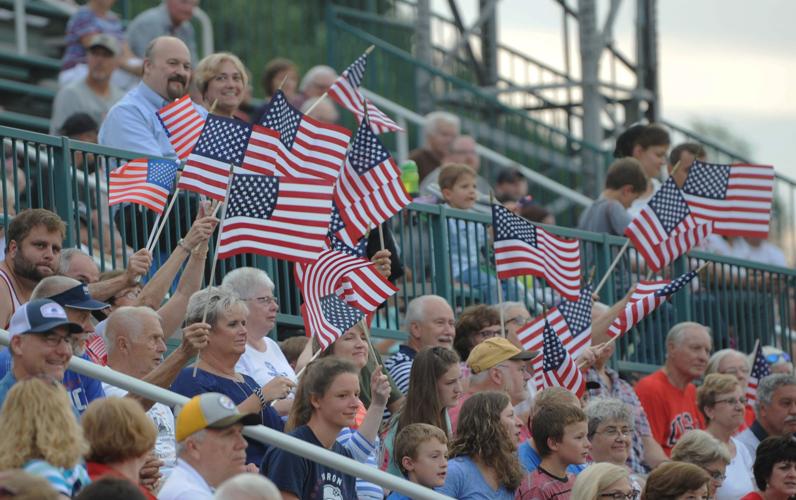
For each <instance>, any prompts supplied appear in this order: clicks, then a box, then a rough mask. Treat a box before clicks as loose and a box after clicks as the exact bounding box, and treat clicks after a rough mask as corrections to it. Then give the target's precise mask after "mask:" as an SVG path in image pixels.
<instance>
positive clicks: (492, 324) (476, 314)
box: [453, 304, 501, 376]
mask: <svg viewBox="0 0 796 500" xmlns="http://www.w3.org/2000/svg"><path fill="white" fill-rule="evenodd" d="M455 328H456V336H455V337H454V338H453V349H454V350H455V351H456V353H457V354H458V355H459V357H460V358H461V359H463V360H466V359H467V358H468V357H469V356H470V351H472V350H473V347H475V346H477V345H478V344H480V343H481V342H483V341H485V340H487V339H491V338H493V337H499V336H501V332H500V313H499V312H498V311H497V310H496V309H494V308H492V307H491V306H487V305H484V304H477V305H474V306H469V307H466V308H465V309H464V310H463V311H462V313H461V314H460V315H459V319H457V320H456V327H455ZM463 376H469V373H464V374H463Z"/></svg>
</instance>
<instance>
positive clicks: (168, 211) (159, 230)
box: [146, 188, 180, 252]
mask: <svg viewBox="0 0 796 500" xmlns="http://www.w3.org/2000/svg"><path fill="white" fill-rule="evenodd" d="M179 194H180V188H177V189H175V190H174V194H173V195H171V201H170V202H169V206H168V207H166V211H165V212H163V214H162V215H163V217H161V219H160V223H159V224H158V223H157V222H156V223H155V227H156V228H157V230H156V231H153V234H154V235H155V236H154V238H150V241H151V244H147V247H146V249H147V250H148V251H149V252H151V251H152V250H153V249H154V248H155V245H157V242H158V238H160V233H162V232H163V228H165V227H166V221H168V220H169V215H170V214H171V209H172V208H174V202H176V201H177V197H178V196H179ZM150 236H151V235H150Z"/></svg>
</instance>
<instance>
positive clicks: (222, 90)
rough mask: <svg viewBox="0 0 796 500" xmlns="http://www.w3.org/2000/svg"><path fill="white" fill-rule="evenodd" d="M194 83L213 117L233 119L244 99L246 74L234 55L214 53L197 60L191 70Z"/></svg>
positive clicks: (246, 84) (247, 80)
mask: <svg viewBox="0 0 796 500" xmlns="http://www.w3.org/2000/svg"><path fill="white" fill-rule="evenodd" d="M194 83H195V84H196V88H197V90H198V91H199V93H200V94H201V95H202V100H203V101H204V106H205V108H207V109H210V110H212V111H213V113H214V114H217V115H221V116H226V117H227V118H234V117H235V116H236V114H237V113H238V111H239V110H240V106H241V104H242V103H243V99H244V98H245V96H246V88H247V87H248V85H249V72H248V71H247V70H246V67H245V66H244V65H243V63H242V62H241V60H240V59H238V56H236V55H235V54H231V53H229V52H216V53H215V54H210V55H209V56H206V57H205V58H204V59H202V60H201V61H199V64H198V65H197V66H196V69H195V70H194Z"/></svg>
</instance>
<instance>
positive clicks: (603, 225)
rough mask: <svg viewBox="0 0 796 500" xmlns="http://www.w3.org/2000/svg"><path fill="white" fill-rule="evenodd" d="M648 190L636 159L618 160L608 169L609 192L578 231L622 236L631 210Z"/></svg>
mask: <svg viewBox="0 0 796 500" xmlns="http://www.w3.org/2000/svg"><path fill="white" fill-rule="evenodd" d="M646 188H647V178H646V177H645V175H644V172H643V170H642V169H641V165H640V164H639V162H638V161H637V160H635V159H633V158H622V159H620V160H616V161H615V162H614V163H613V164H611V166H610V167H609V168H608V173H607V174H606V177H605V189H604V190H603V192H602V193H601V194H600V197H599V198H598V199H597V200H596V201H595V202H594V203H592V204H591V206H589V208H587V209H586V210H585V211H584V212H583V213H582V214H581V216H580V219H579V220H578V229H583V230H584V231H592V232H595V233H606V234H613V235H616V236H622V235H623V234H624V232H625V228H626V227H627V226H628V225H629V224H630V221H631V217H630V215H628V212H627V210H628V208H629V207H630V205H631V204H632V203H633V201H634V200H635V199H637V198H638V197H639V196H641V194H642V193H644V190H645V189H646Z"/></svg>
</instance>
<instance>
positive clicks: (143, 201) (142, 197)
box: [108, 158, 180, 214]
mask: <svg viewBox="0 0 796 500" xmlns="http://www.w3.org/2000/svg"><path fill="white" fill-rule="evenodd" d="M179 166H180V165H179V163H177V162H176V161H171V160H155V159H146V158H138V159H135V160H130V161H128V162H127V163H125V164H124V165H122V166H121V167H119V168H117V169H116V170H114V171H113V172H111V173H110V174H109V180H108V205H116V204H117V203H124V202H129V203H136V204H138V205H143V206H145V207H147V208H149V209H150V210H153V211H155V212H157V213H159V214H161V213H163V209H164V207H165V206H166V200H167V199H168V197H169V194H170V193H171V192H172V190H173V189H174V179H175V177H176V176H177V169H178V168H179Z"/></svg>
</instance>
